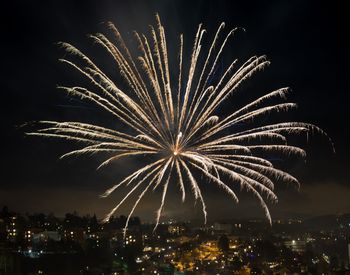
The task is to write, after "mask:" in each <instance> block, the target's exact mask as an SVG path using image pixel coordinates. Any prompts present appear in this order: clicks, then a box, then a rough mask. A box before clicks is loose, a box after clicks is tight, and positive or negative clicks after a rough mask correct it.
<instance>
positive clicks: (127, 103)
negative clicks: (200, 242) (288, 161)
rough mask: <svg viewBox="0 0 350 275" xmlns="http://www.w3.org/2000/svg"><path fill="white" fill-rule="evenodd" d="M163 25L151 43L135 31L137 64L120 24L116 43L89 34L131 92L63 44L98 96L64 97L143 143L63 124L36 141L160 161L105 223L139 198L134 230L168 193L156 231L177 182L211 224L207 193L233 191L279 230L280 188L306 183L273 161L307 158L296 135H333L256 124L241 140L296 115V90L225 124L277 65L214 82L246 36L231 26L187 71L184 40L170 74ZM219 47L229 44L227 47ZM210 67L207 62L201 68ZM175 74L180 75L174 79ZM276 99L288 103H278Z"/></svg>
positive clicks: (259, 63)
mask: <svg viewBox="0 0 350 275" xmlns="http://www.w3.org/2000/svg"><path fill="white" fill-rule="evenodd" d="M156 22H157V24H156V26H150V36H147V35H145V34H142V33H137V32H134V36H135V40H136V41H137V43H138V48H139V52H138V54H137V55H136V57H134V56H133V55H132V54H131V52H130V51H129V49H128V47H127V46H126V44H125V42H124V40H123V38H122V36H121V34H120V33H119V31H118V29H117V28H116V27H115V26H114V25H113V24H112V23H109V24H108V26H109V28H110V30H111V32H112V33H113V36H114V37H113V39H114V41H116V42H112V40H110V39H108V38H107V37H106V36H105V35H104V34H101V33H97V34H95V35H90V38H91V39H92V40H93V41H94V42H95V43H96V44H98V45H100V46H101V47H102V48H104V49H105V50H106V51H107V53H109V54H110V56H111V61H112V62H113V63H114V62H115V63H116V64H117V66H118V71H119V73H120V75H121V76H122V77H123V79H124V80H125V82H126V83H127V86H128V87H129V88H128V91H127V92H126V91H124V90H123V89H121V88H119V87H118V85H117V84H116V83H115V82H114V81H113V80H112V79H111V78H110V77H109V76H108V75H107V74H106V73H104V72H103V70H102V69H100V68H99V67H98V65H96V64H95V63H94V62H93V61H92V60H91V59H90V58H89V57H88V56H87V55H85V54H84V53H82V52H81V51H80V50H79V49H77V48H76V47H74V46H73V45H71V44H68V43H61V46H62V47H63V48H64V49H65V50H66V51H67V52H68V53H69V54H71V55H72V56H75V57H78V58H80V59H81V61H82V63H83V65H81V64H78V63H75V62H74V61H72V60H69V59H61V60H60V61H61V62H63V63H65V64H67V65H68V66H71V67H72V68H74V69H75V70H77V71H78V72H79V73H81V75H82V76H83V77H85V78H86V79H87V80H89V81H90V82H91V84H92V86H93V87H94V88H90V89H88V88H85V87H79V86H75V87H59V89H60V90H62V91H63V92H66V93H67V94H69V95H70V96H72V97H77V98H80V99H81V100H86V101H89V102H91V103H93V104H96V105H97V106H98V107H100V108H102V109H104V110H105V111H106V112H108V113H109V114H111V115H112V116H114V117H115V119H116V120H118V121H120V122H122V123H124V124H125V126H127V127H128V128H129V129H131V130H132V131H133V133H134V134H127V133H126V132H120V131H117V130H114V129H109V128H105V127H101V126H97V125H93V124H88V123H80V122H56V121H40V122H39V124H40V126H41V127H40V129H39V130H37V131H33V132H30V133H27V134H28V135H35V136H41V137H52V138H58V139H64V140H67V141H72V142H79V143H80V144H84V146H83V147H82V148H80V149H77V150H74V151H71V152H68V153H66V154H64V155H63V156H62V157H68V156H73V155H82V154H100V153H101V154H107V156H108V157H107V158H106V160H105V161H104V162H103V163H101V165H100V166H99V167H103V166H105V165H108V164H111V163H113V162H115V161H118V160H119V159H122V158H125V157H129V156H137V155H141V156H148V155H151V156H153V157H154V158H156V161H153V162H152V163H147V164H146V165H145V166H144V167H142V168H140V169H139V170H137V171H135V172H134V173H132V174H131V175H129V176H127V177H126V178H125V179H123V180H122V181H121V182H120V183H118V184H116V185H114V186H112V187H111V188H110V189H109V190H107V191H106V192H105V193H104V194H103V195H102V196H103V197H105V196H109V195H110V194H111V193H112V192H114V191H115V190H116V189H117V188H119V187H121V186H123V185H124V186H132V188H131V189H130V191H129V192H128V193H127V195H126V196H125V197H124V198H123V199H122V200H121V201H120V202H119V204H118V205H117V206H116V207H115V208H114V209H112V210H111V211H110V213H109V214H108V215H106V217H105V221H108V220H109V218H110V217H111V216H112V215H113V214H114V213H115V212H116V211H117V210H118V208H119V207H120V205H121V204H122V203H124V201H125V200H126V199H127V198H128V197H129V196H130V195H132V194H133V193H135V192H137V191H138V192H139V196H138V198H137V200H136V202H135V204H134V206H133V207H132V209H131V211H130V215H129V216H128V219H127V223H126V225H125V229H126V228H127V226H128V221H129V219H130V216H131V215H132V213H133V212H134V210H135V208H136V206H137V205H138V204H139V202H140V201H141V199H142V198H143V196H144V195H145V194H146V193H147V192H148V191H149V190H154V189H157V188H159V189H161V190H162V191H161V192H162V196H161V202H160V206H159V209H158V211H157V215H156V227H157V225H158V223H159V221H160V217H161V213H162V211H163V208H164V204H165V201H166V196H167V194H168V193H167V191H168V187H169V184H170V183H172V182H173V181H175V180H176V181H178V183H179V187H180V190H181V192H182V201H184V200H185V197H186V191H185V190H191V191H192V193H193V194H194V197H195V199H196V200H197V199H198V200H199V201H200V203H201V205H202V209H203V214H204V218H205V219H206V216H207V212H206V205H205V201H204V198H203V195H202V192H201V185H202V184H214V185H217V186H218V187H219V188H221V189H223V190H224V191H225V192H227V193H228V194H229V195H230V197H231V198H232V199H233V201H235V202H238V197H237V195H236V194H235V192H234V191H233V187H235V186H240V187H241V188H242V189H245V190H247V191H249V192H251V193H252V194H253V195H254V196H255V197H256V198H257V199H258V200H259V201H260V203H261V206H262V208H263V210H264V212H265V215H266V217H267V219H268V220H269V222H270V223H271V216H270V213H269V210H268V207H267V205H266V200H268V201H272V202H275V201H277V197H276V195H275V194H274V182H276V180H283V181H285V182H290V183H293V184H295V185H297V186H299V182H298V180H297V179H296V178H294V177H293V176H291V175H290V174H288V173H286V172H284V171H281V170H278V169H276V168H274V164H273V163H272V162H271V161H269V160H268V156H269V154H270V153H275V152H277V153H280V154H283V155H285V156H286V157H288V156H290V155H297V156H301V157H305V152H304V150H303V149H301V148H298V147H295V146H291V145H289V144H288V142H287V137H288V135H290V134H300V133H305V132H312V131H318V132H320V133H322V134H324V135H326V134H325V133H324V132H323V131H322V130H321V129H319V128H318V127H316V126H314V125H311V124H307V123H302V122H280V123H276V124H265V125H261V124H260V125H258V126H256V122H255V124H253V125H255V126H252V127H251V128H248V129H245V130H243V131H240V132H237V131H233V130H232V129H234V128H235V127H234V126H236V125H241V124H242V123H244V124H247V125H249V123H250V122H251V121H253V120H254V119H257V118H261V117H266V116H269V115H270V114H271V113H278V112H287V111H289V110H291V109H294V108H295V107H296V105H295V104H294V103H290V102H285V100H286V96H287V93H288V92H289V89H288V88H281V89H278V90H276V91H272V92H270V93H267V94H266V95H263V96H261V97H260V98H257V99H255V100H254V101H252V102H251V103H249V104H247V105H245V106H243V107H241V108H240V109H238V110H235V111H233V112H232V113H231V114H229V115H227V116H225V117H219V116H217V114H216V111H217V108H218V107H219V106H220V105H222V103H223V102H224V101H225V100H226V99H227V98H228V97H229V96H230V95H234V94H235V92H236V91H237V89H238V87H239V86H240V85H242V84H243V83H244V82H245V81H247V80H248V79H249V78H250V77H251V76H252V75H254V74H255V73H257V72H258V71H260V70H262V69H264V68H265V67H266V66H268V65H269V61H268V60H267V59H266V57H265V56H253V57H252V58H250V59H249V60H247V61H246V62H245V63H243V64H242V65H241V66H240V67H238V66H237V63H238V62H237V60H234V61H233V62H232V63H231V64H230V65H229V66H228V67H227V68H226V70H225V71H224V73H223V75H222V76H221V77H220V78H219V79H217V81H216V82H215V83H213V81H212V79H214V77H213V74H214V73H215V68H216V67H217V65H218V64H217V63H218V62H219V59H220V57H221V56H222V53H223V51H224V48H225V46H226V43H227V41H228V39H229V38H230V37H232V36H233V35H234V34H235V32H236V31H238V29H237V28H236V29H233V30H231V31H229V32H228V34H227V35H226V36H224V37H222V33H223V29H224V27H225V24H224V23H222V24H221V25H220V26H219V28H218V30H217V32H216V34H215V36H214V38H213V40H212V41H211V43H210V44H209V45H210V46H209V50H208V51H207V52H206V53H203V52H202V51H203V50H202V48H203V38H204V33H205V30H204V29H203V27H202V25H199V27H198V30H197V33H196V36H195V39H194V44H193V48H192V53H191V56H190V57H189V65H188V66H187V67H188V68H187V69H186V68H185V66H184V60H185V58H186V57H185V56H184V38H183V35H182V34H181V35H180V37H179V51H178V53H177V56H178V63H177V64H178V65H177V66H176V68H170V66H169V59H168V56H169V55H170V54H169V53H168V46H167V40H166V36H165V30H164V27H163V25H162V23H161V21H160V18H159V16H158V15H157V16H156ZM220 39H221V40H222V41H223V42H221V43H220V42H219V41H220ZM174 56H175V54H174ZM203 56H204V57H205V59H204V57H203ZM201 58H202V59H203V61H204V62H199V60H201ZM174 72H175V73H174ZM173 75H177V76H176V77H173V78H172V77H171V76H173ZM209 80H210V81H209ZM209 82H210V83H209ZM209 84H210V85H209ZM173 87H175V88H173ZM276 99H278V100H280V102H281V103H278V104H276V103H273V104H272V103H271V102H276ZM227 130H228V131H227ZM128 132H130V131H128ZM228 132H230V134H227V133H228ZM147 159H149V158H147ZM198 175H201V176H204V177H205V178H206V179H207V181H203V180H201V182H199V181H198V179H196V177H198ZM186 183H188V184H189V187H188V188H186V187H185V185H186Z"/></svg>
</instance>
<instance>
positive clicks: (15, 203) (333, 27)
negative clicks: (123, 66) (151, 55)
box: [0, 0, 350, 219]
mask: <svg viewBox="0 0 350 275" xmlns="http://www.w3.org/2000/svg"><path fill="white" fill-rule="evenodd" d="M242 2H243V3H242ZM346 10H347V9H346V8H345V5H343V6H341V5H340V4H339V3H338V4H335V3H333V2H331V1H328V2H322V1H304V0H298V1H265V2H263V1H232V0H230V1H229V0H228V1H218V0H216V1H200V0H196V1H180V0H173V1H170V0H166V1H146V0H142V1H136V0H135V1H112V0H110V1H72V0H70V1H68V0H64V1H62V0H53V1H38V0H35V1H11V3H10V2H8V3H7V4H6V5H3V7H2V15H1V20H2V24H1V26H2V28H3V29H4V32H3V33H2V42H1V49H2V51H1V53H2V58H1V61H2V62H1V65H2V66H1V67H2V74H1V75H2V81H1V82H2V89H1V92H2V96H1V98H2V100H1V102H2V104H1V125H2V135H1V137H2V150H1V169H2V173H1V177H0V206H1V205H3V204H7V205H8V206H9V207H10V208H12V209H15V210H18V211H21V212H25V211H30V212H40V211H44V212H55V213H57V214H59V215H62V214H63V213H65V212H68V211H73V210H78V212H80V213H82V214H85V213H93V212H96V213H97V214H99V215H102V214H104V213H106V212H107V211H108V209H109V208H110V207H111V206H112V205H113V203H114V202H115V201H116V200H117V199H118V196H122V194H120V195H118V194H117V195H115V196H113V197H112V198H110V199H107V200H101V199H98V195H99V194H100V193H102V192H103V191H104V189H105V188H107V187H109V186H110V185H111V184H112V183H113V182H115V181H116V179H118V178H120V177H121V176H122V175H126V174H127V172H128V171H131V170H132V169H133V168H134V167H136V165H137V164H135V162H133V161H132V160H127V161H125V162H123V163H122V164H115V165H114V166H113V167H111V168H109V169H105V170H103V171H98V172H96V170H95V168H96V166H97V163H98V160H97V159H94V158H92V159H89V158H82V159H71V160H62V161H60V160H58V158H59V156H60V155H62V154H63V153H65V152H67V151H68V150H69V149H70V148H75V147H73V146H72V145H70V144H68V143H64V142H57V141H49V140H42V139H37V138H28V137H25V136H24V133H23V129H21V128H18V126H19V125H22V124H23V123H25V122H28V121H33V120H58V121H64V120H71V121H74V120H79V121H87V122H89V121H94V122H96V123H98V122H106V121H107V124H109V125H111V124H113V123H114V122H113V121H110V117H107V116H106V115H105V114H104V113H103V112H102V111H101V110H99V109H97V108H95V107H94V106H91V105H89V104H85V103H79V102H77V101H75V100H72V99H69V98H68V97H65V96H64V95H62V94H61V93H60V92H59V91H57V90H56V88H55V87H56V85H57V84H66V85H67V84H73V85H74V84H76V83H78V81H79V77H78V76H77V75H76V74H74V72H73V71H72V70H70V69H69V68H67V67H65V66H63V65H62V64H60V63H59V62H58V61H57V60H58V58H61V57H63V56H64V52H63V51H62V50H60V49H59V47H58V46H57V44H56V43H57V42H58V41H67V42H71V43H72V44H74V45H76V46H77V47H78V48H81V49H83V50H85V51H86V52H88V53H89V55H91V56H96V58H97V59H98V62H100V64H104V65H107V70H108V72H110V73H111V74H117V71H116V70H113V68H112V67H111V66H109V64H110V63H109V62H110V60H109V59H108V58H106V56H105V55H103V54H102V53H101V51H100V50H99V49H98V47H96V45H93V44H92V42H91V40H89V39H88V38H87V34H89V33H94V32H98V31H99V32H107V28H106V26H105V24H104V22H107V21H112V22H114V23H115V24H116V25H117V27H118V28H119V29H120V30H121V32H122V34H123V35H125V36H126V37H127V40H128V41H129V40H131V38H132V35H131V34H132V31H133V30H139V31H145V32H146V31H147V26H148V25H149V24H154V23H155V18H154V14H155V13H156V12H158V13H159V14H160V16H161V18H162V21H163V23H164V25H165V27H166V32H167V34H168V39H169V44H170V45H172V46H174V45H175V44H176V43H177V42H176V41H177V40H176V38H177V35H178V34H179V33H181V32H182V33H184V37H185V43H186V42H187V51H189V50H190V48H191V43H192V41H193V35H194V33H195V31H196V28H197V26H198V24H199V23H203V24H204V27H205V28H206V29H207V30H208V40H207V41H209V40H210V38H211V37H212V35H213V33H214V31H215V30H216V28H217V27H218V25H219V24H220V22H222V21H224V22H226V26H227V29H229V28H233V27H236V26H239V27H244V28H245V29H246V32H245V33H243V32H241V33H239V34H238V35H237V37H235V38H234V40H233V42H232V43H230V44H229V47H228V49H226V51H227V53H226V55H224V58H223V60H222V64H223V65H227V64H228V63H229V62H230V61H231V59H232V58H239V59H240V60H241V61H243V60H245V59H247V58H248V57H250V56H252V55H255V54H266V55H267V56H268V58H269V59H270V60H271V61H272V65H271V66H270V67H269V68H268V69H266V70H265V71H264V72H262V73H259V75H258V76H257V77H254V78H253V79H252V80H251V81H248V82H247V83H246V84H245V87H243V90H242V93H241V96H245V95H248V97H249V94H250V95H257V94H259V93H260V94H261V93H264V92H268V91H271V90H273V89H277V88H280V87H285V86H289V87H291V88H292V90H293V94H292V95H291V99H292V100H293V101H294V102H296V103H298V104H299V109H298V111H297V112H296V113H294V114H293V115H292V116H291V117H289V118H290V119H293V120H300V121H304V122H310V123H313V124H315V125H318V126H319V127H321V128H322V129H324V130H325V131H326V132H327V133H328V134H329V136H330V137H331V138H332V140H333V142H334V144H335V147H336V151H337V152H336V154H335V155H333V154H332V153H331V150H330V148H329V146H328V144H327V142H326V141H325V139H324V138H322V137H320V136H315V137H311V138H310V140H309V142H308V143H307V144H306V143H305V144H304V145H305V146H306V149H307V150H308V153H309V157H308V160H307V162H306V164H303V163H300V162H297V163H292V164H290V163H288V164H290V165H288V166H289V170H288V171H290V172H292V173H293V174H294V175H296V176H298V177H299V178H300V180H301V183H302V187H301V190H300V192H299V193H298V192H296V191H294V190H293V188H281V189H278V190H277V193H278V194H279V197H280V203H279V204H278V205H276V206H273V207H272V215H273V216H275V217H277V216H290V215H307V216H310V215H320V214H328V213H331V214H334V213H342V212H350V203H349V202H348V198H349V197H350V183H349V180H348V169H349V168H350V160H349V154H350V147H349V144H348V141H349V137H350V133H349V122H348V119H349V117H350V116H349V115H350V111H349V107H348V99H349V91H348V90H349V88H348V78H349V69H348V68H349V56H348V51H349V49H350V47H349V43H348V42H347V38H348V36H349V31H348V28H347V26H348V22H347V21H348V19H347V14H346ZM172 46H170V47H172ZM104 68H106V66H104ZM231 103H232V104H233V105H234V104H235V101H234V99H232V100H231V101H230V104H231ZM229 107H230V106H229V105H228V106H225V107H224V108H223V110H221V111H222V112H223V113H224V112H225V111H226V110H228V109H229ZM221 111H220V112H221ZM118 127H120V126H118ZM209 191H210V192H208V193H209V194H207V200H208V201H209V217H210V216H211V217H212V218H215V217H220V218H221V217H227V218H230V217H250V216H261V214H262V211H261V210H260V209H258V208H256V207H257V203H256V202H254V200H253V201H252V198H249V197H247V198H246V196H243V198H244V199H243V202H242V203H241V204H240V205H239V206H237V205H234V204H232V205H231V202H230V201H229V200H228V199H227V200H226V196H225V195H224V194H223V193H221V192H215V190H209ZM157 196H158V197H159V194H157V193H156V194H154V195H153V196H150V197H148V198H146V200H145V202H144V204H143V205H142V207H141V208H142V209H141V210H140V211H139V212H137V214H139V215H141V217H144V218H146V219H148V218H152V216H153V215H154V210H155V209H156V208H157V204H155V201H156V202H158V200H155V199H154V198H156V197H157ZM178 203H180V198H179V194H178V193H177V192H175V191H174V193H173V194H172V196H171V198H170V199H169V204H168V211H167V212H166V214H167V215H168V216H174V217H176V216H183V217H192V216H196V215H197V214H198V213H199V209H197V208H198V207H196V208H195V209H193V201H190V202H188V203H187V204H185V205H184V206H182V207H178ZM126 206H130V205H128V204H127V205H126ZM217 207H220V209H222V211H220V214H217V212H216V211H215V209H216V208H217ZM126 210H127V207H126V208H123V209H122V210H121V211H122V212H123V211H126ZM210 211H212V214H211V213H210ZM214 213H216V214H214Z"/></svg>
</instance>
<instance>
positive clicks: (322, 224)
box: [0, 207, 350, 275]
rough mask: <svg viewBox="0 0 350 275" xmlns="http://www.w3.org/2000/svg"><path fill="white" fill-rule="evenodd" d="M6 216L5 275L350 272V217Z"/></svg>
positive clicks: (1, 237) (0, 263)
mask: <svg viewBox="0 0 350 275" xmlns="http://www.w3.org/2000/svg"><path fill="white" fill-rule="evenodd" d="M125 221H126V217H125V216H119V217H112V218H111V219H110V221H109V222H107V223H104V224H102V223H100V222H99V221H98V219H97V217H96V216H95V215H93V216H84V217H80V216H79V215H78V214H77V213H73V214H66V215H65V217H64V218H58V217H55V216H54V215H53V214H49V215H45V214H25V215H23V214H18V213H14V212H11V211H10V210H8V209H7V207H3V209H2V211H1V212H0V274H62V275H63V274H185V273H186V274H330V273H332V274H348V272H349V253H350V214H344V215H334V216H331V215H329V216H321V217H315V218H310V219H306V220H299V219H285V220H273V225H272V227H271V226H270V225H269V224H268V223H267V222H266V221H265V220H259V219H256V220H254V219H249V220H225V221H213V222H209V223H208V224H207V225H206V226H203V222H202V221H175V220H169V221H167V222H163V223H161V224H160V225H159V227H158V228H157V230H156V231H155V232H153V224H149V223H145V222H143V221H142V220H140V218H138V217H133V218H131V220H130V226H129V228H128V231H127V233H126V236H125V238H123V227H124V224H125Z"/></svg>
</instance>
